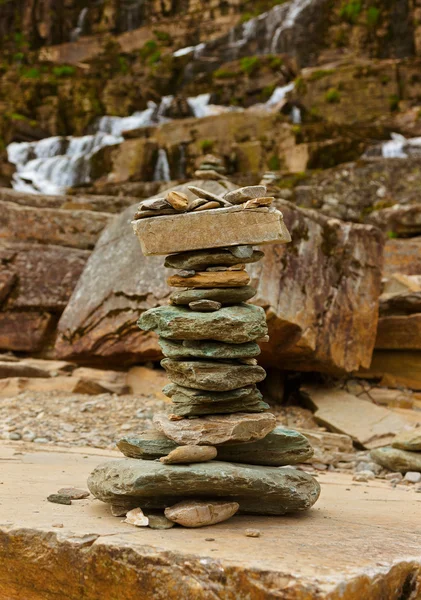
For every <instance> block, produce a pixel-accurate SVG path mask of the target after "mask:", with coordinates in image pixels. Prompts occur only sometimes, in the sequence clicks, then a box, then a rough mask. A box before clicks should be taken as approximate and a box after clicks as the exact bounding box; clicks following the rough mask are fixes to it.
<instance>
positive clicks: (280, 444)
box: [117, 426, 313, 467]
mask: <svg viewBox="0 0 421 600" xmlns="http://www.w3.org/2000/svg"><path fill="white" fill-rule="evenodd" d="M117 445H118V447H119V449H120V450H121V452H122V453H123V454H124V455H125V456H129V457H130V458H143V459H146V460H154V459H156V458H161V456H166V455H167V454H168V453H169V452H171V450H174V449H175V448H177V447H178V445H177V444H176V442H173V441H171V440H169V439H168V438H167V437H166V436H165V435H163V434H162V433H159V432H158V431H148V432H145V433H142V434H140V435H139V436H137V437H127V438H123V439H122V440H120V441H119V442H118V444H117ZM169 448H171V449H169ZM217 450H218V455H217V459H218V460H222V461H230V462H234V463H246V464H250V465H266V466H273V467H282V466H284V465H294V464H297V463H302V462H306V461H307V460H309V459H310V458H311V457H312V456H313V448H312V447H311V445H310V443H309V441H308V440H307V438H306V437H304V435H302V434H301V433H299V432H298V431H294V430H293V429H286V428H284V427H280V426H278V427H275V429H273V431H271V432H270V433H268V435H267V436H266V437H264V438H263V439H261V440H258V441H256V442H248V443H246V444H229V445H224V446H217Z"/></svg>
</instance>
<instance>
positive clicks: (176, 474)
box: [88, 458, 320, 515]
mask: <svg viewBox="0 0 421 600" xmlns="http://www.w3.org/2000/svg"><path fill="white" fill-rule="evenodd" d="M88 487H89V489H90V491H91V493H92V494H93V495H94V496H95V497H96V498H98V499H99V500H102V501H103V502H108V503H111V504H118V503H122V502H124V503H125V504H127V505H128V506H130V505H132V506H133V507H136V506H139V504H141V505H142V508H144V509H147V508H166V507H168V506H172V505H173V504H174V503H176V502H178V501H181V500H188V499H196V500H197V499H200V498H204V499H208V498H209V496H210V495H211V496H212V497H213V498H215V499H218V500H219V499H221V500H229V501H231V502H238V503H239V505H240V511H241V512H245V513H253V514H261V515H283V514H286V513H291V512H297V511H302V510H307V509H309V508H311V506H313V504H314V503H315V502H316V500H317V499H318V497H319V494H320V486H319V484H318V482H317V481H316V480H315V479H313V478H312V477H311V476H310V475H308V474H307V473H304V472H303V471H298V470H296V469H292V468H281V469H280V468H277V467H261V466H253V465H238V464H231V463H226V462H219V461H211V462H207V463H197V464H190V465H163V464H161V463H160V462H155V461H145V460H137V459H130V458H124V459H120V460H112V461H107V462H106V463H103V464H101V465H99V466H98V467H97V468H96V469H95V470H94V471H93V472H92V473H91V475H90V476H89V479H88Z"/></svg>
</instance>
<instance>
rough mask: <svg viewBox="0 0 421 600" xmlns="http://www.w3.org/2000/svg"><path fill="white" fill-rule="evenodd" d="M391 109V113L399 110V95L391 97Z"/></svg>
mask: <svg viewBox="0 0 421 600" xmlns="http://www.w3.org/2000/svg"><path fill="white" fill-rule="evenodd" d="M389 107H390V110H391V112H396V111H397V110H399V96H398V95H397V94H392V95H391V96H389Z"/></svg>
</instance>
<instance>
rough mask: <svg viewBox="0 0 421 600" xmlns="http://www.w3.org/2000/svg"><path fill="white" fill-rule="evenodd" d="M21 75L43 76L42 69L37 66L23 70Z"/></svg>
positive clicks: (37, 77) (30, 77) (27, 76)
mask: <svg viewBox="0 0 421 600" xmlns="http://www.w3.org/2000/svg"><path fill="white" fill-rule="evenodd" d="M21 77H24V78H25V79H39V78H40V77H41V71H40V70H39V69H37V68H36V67H30V68H29V69H23V70H22V71H21Z"/></svg>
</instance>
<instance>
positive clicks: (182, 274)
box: [177, 269, 196, 279]
mask: <svg viewBox="0 0 421 600" xmlns="http://www.w3.org/2000/svg"><path fill="white" fill-rule="evenodd" d="M177 275H178V276H179V277H184V278H186V279H188V278H189V277H194V276H195V275H196V271H193V270H190V271H187V270H186V269H183V270H181V271H178V273H177Z"/></svg>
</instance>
